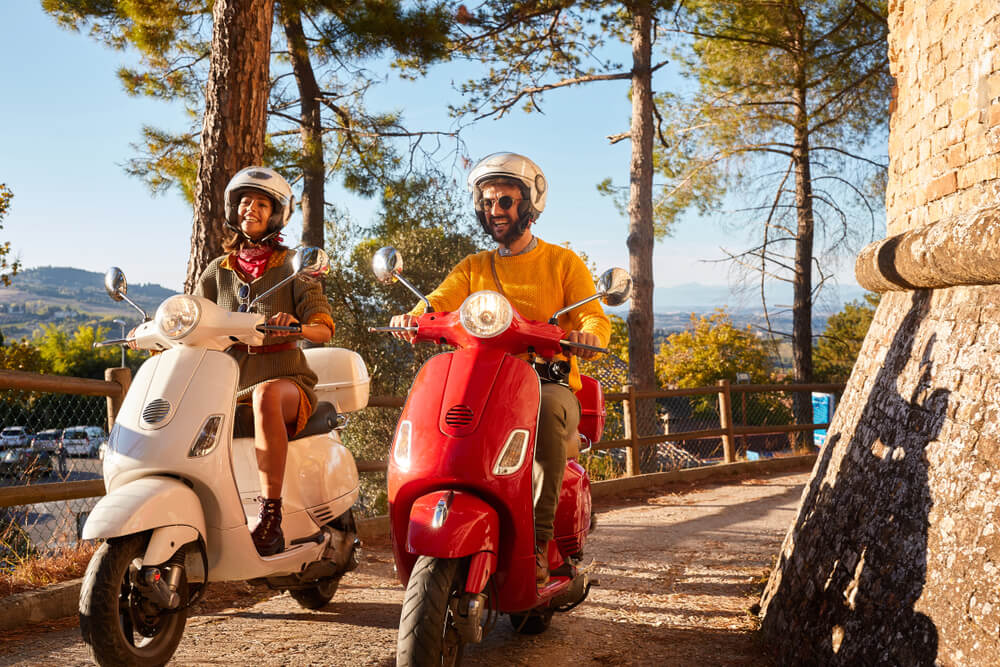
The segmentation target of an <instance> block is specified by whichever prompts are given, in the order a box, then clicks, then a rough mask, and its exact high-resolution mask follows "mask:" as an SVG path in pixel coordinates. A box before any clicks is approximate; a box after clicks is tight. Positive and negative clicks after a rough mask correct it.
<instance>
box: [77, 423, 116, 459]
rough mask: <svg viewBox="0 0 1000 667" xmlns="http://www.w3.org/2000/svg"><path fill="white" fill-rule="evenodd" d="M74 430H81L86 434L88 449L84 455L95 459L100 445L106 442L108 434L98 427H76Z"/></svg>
mask: <svg viewBox="0 0 1000 667" xmlns="http://www.w3.org/2000/svg"><path fill="white" fill-rule="evenodd" d="M75 428H82V429H83V430H84V431H86V432H87V439H88V440H90V447H89V448H88V449H87V453H86V455H87V456H89V457H91V458H94V457H96V456H97V453H98V451H99V450H100V448H101V445H102V444H104V443H105V442H107V441H108V434H107V433H105V432H104V429H103V428H101V427H100V426H77V427H75Z"/></svg>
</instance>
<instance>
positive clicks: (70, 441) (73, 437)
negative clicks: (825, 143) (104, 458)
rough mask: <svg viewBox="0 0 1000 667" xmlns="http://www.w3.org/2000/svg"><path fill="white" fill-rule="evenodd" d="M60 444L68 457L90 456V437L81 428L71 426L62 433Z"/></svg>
mask: <svg viewBox="0 0 1000 667" xmlns="http://www.w3.org/2000/svg"><path fill="white" fill-rule="evenodd" d="M62 444H63V447H65V448H66V454H67V455H68V456H87V455H89V454H90V436H88V435H87V432H86V431H85V430H84V429H83V427H82V426H71V427H70V428H67V429H64V430H63V432H62Z"/></svg>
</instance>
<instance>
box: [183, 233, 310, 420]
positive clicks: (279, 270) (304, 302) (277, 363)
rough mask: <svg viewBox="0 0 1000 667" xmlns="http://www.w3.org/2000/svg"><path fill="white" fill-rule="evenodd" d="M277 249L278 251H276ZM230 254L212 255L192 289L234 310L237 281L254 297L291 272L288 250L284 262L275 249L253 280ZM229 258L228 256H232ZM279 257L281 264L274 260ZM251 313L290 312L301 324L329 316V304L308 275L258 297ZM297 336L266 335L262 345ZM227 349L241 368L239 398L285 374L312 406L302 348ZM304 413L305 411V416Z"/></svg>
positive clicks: (242, 398) (251, 297) (308, 373)
mask: <svg viewBox="0 0 1000 667" xmlns="http://www.w3.org/2000/svg"><path fill="white" fill-rule="evenodd" d="M278 252H281V251H278ZM228 257H229V255H223V256H222V257H217V258H216V259H214V260H212V263H211V264H209V265H208V268H206V269H205V272H204V273H202V274H201V278H199V280H198V286H197V287H196V288H195V294H197V295H199V296H203V297H205V298H208V299H211V300H212V301H215V303H217V304H219V305H220V306H222V307H223V308H226V309H227V310H232V311H235V310H238V309H239V306H240V299H239V296H238V293H239V289H240V286H242V285H249V287H250V295H249V298H248V300H247V302H248V303H249V301H252V300H253V299H254V298H255V297H256V296H257V295H258V294H262V293H264V292H266V291H267V290H268V289H270V288H271V287H273V286H274V285H276V284H277V283H279V282H280V281H281V280H282V279H283V278H286V277H288V276H290V275H291V274H292V262H291V258H292V253H291V252H286V253H285V257H284V259H283V261H280V260H281V259H282V258H281V257H279V256H277V252H276V253H275V257H274V260H275V261H272V263H271V264H272V265H271V266H269V267H268V269H267V270H266V271H265V272H264V274H263V275H262V276H261V277H260V278H257V279H256V280H253V281H251V282H249V283H248V282H246V281H244V280H243V279H242V277H241V276H240V275H239V273H238V272H237V271H235V270H233V269H232V268H229V264H230V262H229V261H226V260H227V258H228ZM230 261H231V260H230ZM278 261H280V263H277V262H278ZM254 312H257V313H260V314H262V315H264V316H265V317H267V318H269V317H271V316H273V315H277V314H278V313H289V314H291V315H294V316H295V317H297V318H298V320H299V322H302V323H303V324H304V323H306V322H308V321H309V320H310V318H312V317H313V316H314V315H318V314H326V315H327V316H328V317H329V316H330V304H329V303H328V302H327V300H326V296H325V295H324V294H323V288H322V285H321V283H319V282H317V281H315V280H310V279H306V278H301V277H300V278H296V279H295V280H292V281H290V282H289V283H287V284H285V285H284V286H282V287H281V288H280V289H279V290H278V291H276V292H274V293H273V294H271V295H270V296H268V297H266V298H265V299H263V300H262V301H259V302H258V303H257V304H256V305H255V306H254ZM293 340H295V338H294V337H289V336H267V337H265V338H264V345H275V344H277V343H284V342H287V341H293ZM229 354H231V355H232V356H233V358H234V359H236V363H237V364H239V367H240V383H239V390H238V393H237V396H236V398H237V400H238V401H247V400H249V399H250V397H251V396H252V395H253V390H254V387H256V386H257V385H258V384H261V383H262V382H265V381H267V380H273V379H275V378H287V379H289V380H291V381H293V382H294V383H295V384H297V385H298V386H299V387H300V388H301V389H302V391H303V393H304V395H305V396H306V398H308V399H309V404H310V412H311V411H312V410H313V409H315V407H316V393H315V392H314V391H313V387H315V386H316V374H315V373H314V372H313V371H312V369H311V368H309V365H308V364H307V363H306V358H305V355H304V354H302V350H300V349H298V348H296V349H294V350H283V351H281V352H268V353H265V354H248V353H247V352H246V351H245V350H230V351H229ZM307 416H308V415H307Z"/></svg>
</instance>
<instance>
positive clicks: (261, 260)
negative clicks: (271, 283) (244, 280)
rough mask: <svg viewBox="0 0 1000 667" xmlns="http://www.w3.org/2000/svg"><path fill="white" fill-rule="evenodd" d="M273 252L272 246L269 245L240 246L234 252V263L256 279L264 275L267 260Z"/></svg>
mask: <svg viewBox="0 0 1000 667" xmlns="http://www.w3.org/2000/svg"><path fill="white" fill-rule="evenodd" d="M273 254H274V248H272V247H271V246H251V247H249V248H241V249H240V251H239V253H237V254H236V264H237V265H238V266H239V267H240V271H242V272H243V273H245V274H247V275H248V276H250V277H251V278H253V279H254V280H257V278H260V277H261V276H262V275H264V271H266V270H267V262H268V260H270V259H271V255H273Z"/></svg>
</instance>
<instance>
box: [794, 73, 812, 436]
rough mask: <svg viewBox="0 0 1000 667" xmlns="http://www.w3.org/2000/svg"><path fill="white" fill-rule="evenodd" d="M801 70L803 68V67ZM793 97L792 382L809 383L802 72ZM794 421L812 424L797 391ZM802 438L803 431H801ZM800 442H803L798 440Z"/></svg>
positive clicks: (808, 205)
mask: <svg viewBox="0 0 1000 667" xmlns="http://www.w3.org/2000/svg"><path fill="white" fill-rule="evenodd" d="M801 71H804V68H802V70H801ZM793 98H794V100H795V105H796V113H795V140H794V143H795V145H794V147H793V149H792V159H793V160H794V161H795V210H796V215H797V217H798V226H797V227H798V228H797V230H796V235H795V283H794V294H793V301H792V364H793V369H794V373H795V381H796V382H800V383H807V382H812V260H813V222H814V220H813V196H812V176H811V173H810V165H809V160H810V158H809V117H808V113H807V110H806V85H805V76H804V74H803V75H801V76H800V78H799V81H798V82H797V85H796V88H795V91H794V93H793ZM793 409H794V412H795V420H796V422H797V423H799V424H810V423H812V400H811V397H810V395H809V394H807V393H796V394H795V396H794V399H793ZM799 435H800V440H804V439H805V437H806V435H807V434H806V433H801V434H799ZM811 440H812V439H811V438H809V442H810V443H811ZM800 444H806V443H802V442H800Z"/></svg>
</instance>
